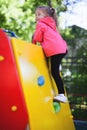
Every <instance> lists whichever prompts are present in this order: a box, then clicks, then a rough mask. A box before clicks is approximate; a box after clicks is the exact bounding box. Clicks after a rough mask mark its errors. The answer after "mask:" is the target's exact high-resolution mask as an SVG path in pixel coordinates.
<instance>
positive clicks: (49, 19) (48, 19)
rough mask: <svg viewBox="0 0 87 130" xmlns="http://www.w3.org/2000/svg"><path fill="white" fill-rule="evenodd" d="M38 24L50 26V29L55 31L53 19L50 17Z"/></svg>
mask: <svg viewBox="0 0 87 130" xmlns="http://www.w3.org/2000/svg"><path fill="white" fill-rule="evenodd" d="M40 22H43V23H45V24H46V25H48V26H50V27H51V28H52V29H54V30H56V24H55V21H54V19H53V18H51V17H45V18H43V19H41V20H40Z"/></svg>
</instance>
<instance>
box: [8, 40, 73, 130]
mask: <svg viewBox="0 0 87 130" xmlns="http://www.w3.org/2000/svg"><path fill="white" fill-rule="evenodd" d="M11 43H12V47H13V51H14V56H15V60H16V65H17V70H18V73H19V77H20V81H21V85H22V89H23V92H24V97H25V102H26V106H27V111H28V116H29V127H30V130H75V127H74V123H73V117H72V115H71V111H70V107H69V103H57V102H53V97H54V95H55V92H56V93H57V89H56V87H55V84H54V86H53V83H52V78H51V76H50V72H49V70H48V63H47V61H46V58H45V56H44V53H43V50H42V48H41V46H37V45H34V44H31V43H28V42H25V41H23V40H19V39H16V38H12V39H11Z"/></svg>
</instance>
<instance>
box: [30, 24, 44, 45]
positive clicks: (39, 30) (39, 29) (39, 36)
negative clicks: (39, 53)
mask: <svg viewBox="0 0 87 130" xmlns="http://www.w3.org/2000/svg"><path fill="white" fill-rule="evenodd" d="M43 34H44V27H43V26H42V24H40V23H39V24H37V26H36V30H35V33H34V35H33V37H32V39H33V40H32V42H33V43H34V44H36V43H37V42H40V43H41V42H42V41H43Z"/></svg>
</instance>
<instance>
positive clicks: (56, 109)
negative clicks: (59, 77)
mask: <svg viewBox="0 0 87 130" xmlns="http://www.w3.org/2000/svg"><path fill="white" fill-rule="evenodd" d="M53 106H54V109H55V112H59V111H60V109H61V106H60V103H58V102H53Z"/></svg>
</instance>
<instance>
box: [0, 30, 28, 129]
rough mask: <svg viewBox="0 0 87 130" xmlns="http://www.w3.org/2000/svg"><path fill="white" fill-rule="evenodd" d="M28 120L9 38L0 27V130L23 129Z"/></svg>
mask: <svg viewBox="0 0 87 130" xmlns="http://www.w3.org/2000/svg"><path fill="white" fill-rule="evenodd" d="M28 122H29V121H28V114H27V109H26V104H25V100H24V95H23V91H22V87H21V83H20V79H19V75H18V71H17V68H16V63H15V58H14V54H13V51H12V47H11V43H10V38H9V37H7V35H6V34H5V33H4V32H3V31H2V30H1V29H0V130H25V129H26V127H27V124H28Z"/></svg>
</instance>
